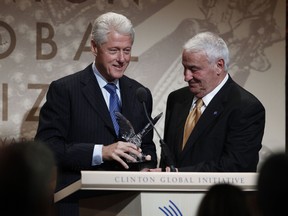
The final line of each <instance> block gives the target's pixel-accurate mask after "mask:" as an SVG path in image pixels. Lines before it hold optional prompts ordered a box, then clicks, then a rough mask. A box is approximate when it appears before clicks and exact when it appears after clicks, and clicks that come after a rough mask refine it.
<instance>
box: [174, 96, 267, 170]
mask: <svg viewBox="0 0 288 216" xmlns="http://www.w3.org/2000/svg"><path fill="white" fill-rule="evenodd" d="M224 115H225V113H224ZM223 121H226V126H225V127H223V134H222V135H221V130H218V131H219V136H218V137H221V138H220V139H219V140H217V142H214V144H213V145H210V146H209V147H210V149H208V148H207V149H205V151H207V153H206V155H209V152H213V154H214V156H211V159H208V158H206V160H202V161H201V162H200V160H199V162H198V163H195V164H194V165H193V166H184V167H181V168H179V171H191V172H255V171H256V170H257V164H258V161H259V150H260V149H261V146H262V143H261V142H262V137H263V133H264V125H265V109H264V107H263V106H262V104H261V103H260V102H258V101H256V102H255V100H253V101H245V103H244V104H242V105H241V107H239V108H238V109H235V110H234V111H233V112H231V113H230V114H229V115H228V117H227V118H225V120H223ZM222 125H224V124H222ZM207 136H208V135H207ZM215 139H217V136H215ZM203 140H205V141H206V142H207V139H203ZM202 145H205V143H202ZM199 146H201V141H200V143H199ZM213 148H214V149H213ZM199 149H200V148H199ZM202 156H203V155H202ZM195 157H197V156H195ZM200 157H201V156H200ZM208 157H209V156H208Z"/></svg>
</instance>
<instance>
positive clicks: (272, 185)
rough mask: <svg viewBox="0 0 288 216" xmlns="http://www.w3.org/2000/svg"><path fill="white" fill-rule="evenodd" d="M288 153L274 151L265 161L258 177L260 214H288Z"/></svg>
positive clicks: (268, 215)
mask: <svg viewBox="0 0 288 216" xmlns="http://www.w3.org/2000/svg"><path fill="white" fill-rule="evenodd" d="M287 182H288V155H286V154H284V153H274V154H272V155H271V156H269V157H268V158H267V159H266V161H264V162H263V164H262V166H261V167H260V170H259V177H258V196H257V197H258V204H259V211H260V215H262V216H272V215H273V216H278V215H288V208H287V194H288V183H287Z"/></svg>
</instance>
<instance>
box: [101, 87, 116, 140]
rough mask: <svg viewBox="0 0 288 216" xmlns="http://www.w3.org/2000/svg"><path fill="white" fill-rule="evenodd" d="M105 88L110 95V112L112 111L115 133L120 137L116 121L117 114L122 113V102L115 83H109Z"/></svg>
mask: <svg viewBox="0 0 288 216" xmlns="http://www.w3.org/2000/svg"><path fill="white" fill-rule="evenodd" d="M104 88H105V89H106V90H107V91H108V92H109V93H110V101H109V111H110V116H111V119H112V122H113V125H114V129H115V132H116V134H117V136H118V134H119V125H118V122H117V120H116V116H115V112H120V101H119V98H118V95H117V93H116V89H117V87H116V85H115V84H114V83H108V84H107V85H106V86H105V87H104Z"/></svg>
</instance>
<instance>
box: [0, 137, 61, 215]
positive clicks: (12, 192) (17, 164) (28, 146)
mask: <svg viewBox="0 0 288 216" xmlns="http://www.w3.org/2000/svg"><path fill="white" fill-rule="evenodd" d="M55 186H56V166H55V160H54V155H53V153H52V151H51V150H50V149H49V148H48V147H47V146H45V145H43V144H39V143H38V142H19V143H12V144H10V145H7V146H4V147H1V148H0V200H1V202H0V215H1V216H8V215H9V216H14V215H17V216H18V215H27V216H48V215H49V216H50V215H53V214H54V211H53V195H54V193H53V192H54V190H55Z"/></svg>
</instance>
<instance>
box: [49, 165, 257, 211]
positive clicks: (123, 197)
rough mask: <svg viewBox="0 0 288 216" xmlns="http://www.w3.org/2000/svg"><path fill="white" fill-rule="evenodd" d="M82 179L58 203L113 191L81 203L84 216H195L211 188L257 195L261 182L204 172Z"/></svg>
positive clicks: (89, 174) (92, 174)
mask: <svg viewBox="0 0 288 216" xmlns="http://www.w3.org/2000/svg"><path fill="white" fill-rule="evenodd" d="M81 175H82V177H81V180H79V181H77V182H75V183H73V184H71V185H69V186H68V187H66V188H64V189H63V190H61V191H59V192H57V193H55V195H54V199H55V202H57V201H59V200H61V199H63V198H65V197H67V196H69V195H71V194H73V193H74V192H76V191H78V190H101V191H103V190H105V191H111V193H109V194H107V195H101V196H99V197H97V196H96V197H94V198H91V199H83V200H80V215H81V216H94V215H101V216H112V215H117V216H124V215H125V216H130V215H133V216H134V215H137V216H138V215H139V216H151V215H153V216H158V215H159V216H165V215H171V216H174V215H175V216H176V215H177V216H178V215H192V216H193V215H195V213H196V211H197V209H198V205H199V203H200V201H201V199H202V197H203V196H204V194H205V192H206V191H207V190H208V189H209V187H210V186H212V185H214V184H218V183H230V184H234V185H238V186H240V187H241V188H242V189H243V190H244V191H255V190H256V183H257V178H258V174H257V173H204V172H203V173H192V172H189V173H188V172H187V173H165V172H163V173H162V172H110V171H82V172H81ZM113 191H114V192H115V193H113Z"/></svg>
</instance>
